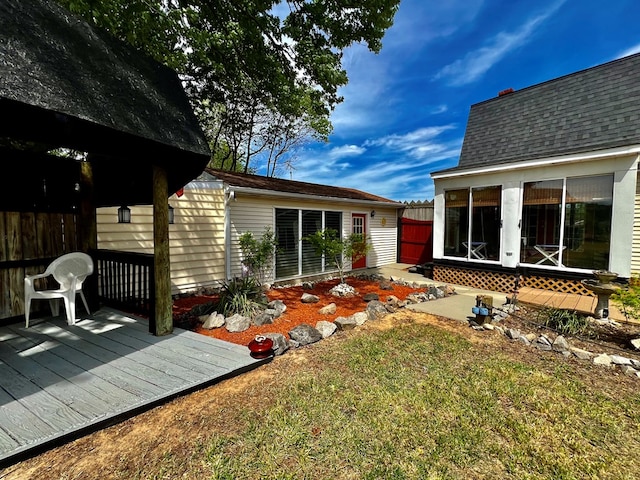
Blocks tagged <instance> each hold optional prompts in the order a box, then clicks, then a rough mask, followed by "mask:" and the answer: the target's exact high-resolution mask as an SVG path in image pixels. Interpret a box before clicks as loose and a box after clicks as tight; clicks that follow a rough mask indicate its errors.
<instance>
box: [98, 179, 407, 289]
mask: <svg viewBox="0 0 640 480" xmlns="http://www.w3.org/2000/svg"><path fill="white" fill-rule="evenodd" d="M227 196H228V195H226V194H225V189H224V186H223V185H222V184H221V183H220V182H194V183H192V184H189V185H188V186H187V187H185V191H184V195H183V196H182V197H180V198H178V197H176V196H175V195H174V196H172V197H170V198H169V204H170V205H171V206H172V207H174V215H175V223H174V224H172V225H169V241H170V249H171V282H172V293H174V294H176V293H180V292H189V291H193V290H194V289H196V288H198V287H205V286H217V285H220V283H221V282H223V281H224V280H225V279H228V278H233V277H236V276H240V275H241V274H242V262H241V261H242V258H241V255H242V252H241V251H240V248H239V245H238V238H239V237H240V235H242V234H243V233H245V232H252V233H253V234H254V236H256V237H260V236H261V235H262V233H263V232H264V229H265V227H267V226H269V227H271V228H272V229H273V230H274V231H275V225H274V215H275V209H276V208H292V209H306V210H325V211H340V212H342V220H343V231H342V234H343V235H347V234H349V233H350V232H351V214H352V213H366V214H367V233H368V235H369V238H370V239H371V242H372V245H373V248H372V250H371V252H370V254H369V255H368V257H367V266H368V267H378V266H382V265H386V264H390V263H395V262H396V261H397V241H398V236H397V221H398V220H397V210H396V209H395V208H387V207H384V206H382V207H380V206H375V207H371V206H370V205H365V204H357V203H348V202H344V203H337V202H334V201H327V202H324V201H310V200H305V199H297V198H296V199H292V198H277V197H274V196H267V195H254V194H247V193H238V192H234V196H233V197H231V198H230V199H229V200H225V199H226V198H227ZM130 208H131V223H129V224H119V223H118V215H117V208H100V209H98V248H101V249H107V250H123V251H130V252H141V253H153V208H152V207H151V206H133V207H130ZM371 210H375V211H376V215H375V217H374V218H371V217H370V212H371ZM272 279H273V273H272V274H271V275H270V280H272Z"/></svg>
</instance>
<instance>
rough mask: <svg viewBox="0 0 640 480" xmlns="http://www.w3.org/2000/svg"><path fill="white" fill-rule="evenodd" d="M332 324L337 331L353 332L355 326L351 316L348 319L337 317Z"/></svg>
mask: <svg viewBox="0 0 640 480" xmlns="http://www.w3.org/2000/svg"><path fill="white" fill-rule="evenodd" d="M333 323H335V324H336V327H338V329H339V330H353V329H354V328H356V326H357V324H356V321H355V319H354V318H353V315H351V316H350V317H337V318H336V319H335V320H334V321H333Z"/></svg>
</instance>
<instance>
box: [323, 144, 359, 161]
mask: <svg viewBox="0 0 640 480" xmlns="http://www.w3.org/2000/svg"><path fill="white" fill-rule="evenodd" d="M366 151H367V149H366V148H364V147H359V146H358V145H342V146H341V147H334V148H332V149H331V150H329V153H328V154H327V156H328V157H329V158H331V159H339V158H344V157H357V156H360V155H362V154H363V153H364V152H366Z"/></svg>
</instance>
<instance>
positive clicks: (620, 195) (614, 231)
mask: <svg viewBox="0 0 640 480" xmlns="http://www.w3.org/2000/svg"><path fill="white" fill-rule="evenodd" d="M637 163H638V153H637V151H635V152H629V150H627V151H626V153H625V152H620V153H617V152H614V151H602V152H596V153H593V154H588V155H587V154H582V155H576V156H568V157H558V158H554V159H543V160H540V161H536V162H529V163H526V164H525V163H522V162H519V163H514V164H508V165H506V164H505V165H500V166H492V167H487V168H486V169H485V170H484V171H483V170H482V169H478V170H476V171H470V172H468V173H461V172H456V174H452V175H450V176H447V175H443V176H438V175H434V184H435V197H434V231H433V234H434V247H433V250H434V252H433V254H434V259H444V258H450V257H445V255H444V221H445V219H444V215H445V208H444V207H445V205H444V193H445V191H446V190H450V189H456V188H460V189H461V188H468V187H481V186H496V185H500V186H502V199H501V204H502V231H501V249H500V254H499V260H498V261H489V260H477V259H476V260H473V263H474V264H478V263H487V264H495V265H500V266H502V267H508V268H515V267H517V266H518V263H519V259H520V248H521V234H520V222H521V217H522V214H521V211H522V192H523V185H524V183H525V182H530V181H540V180H552V179H559V178H564V177H580V176H593V175H601V174H611V173H612V174H613V175H614V188H613V216H612V224H611V248H610V252H609V269H610V270H612V271H614V272H616V273H618V274H619V275H620V276H621V277H629V276H630V273H631V260H632V241H631V240H632V238H634V237H633V234H634V233H633V226H634V215H635V213H634V202H633V201H631V199H635V198H636V177H637ZM638 238H639V239H640V237H638ZM638 245H640V240H639V241H638V243H637V244H636V247H635V250H634V251H633V253H634V256H636V257H637V259H638V260H637V261H638V262H639V265H640V253H638ZM451 260H454V261H456V262H460V264H461V265H463V264H464V263H467V262H469V260H467V259H465V258H451ZM536 268H540V269H549V271H550V272H553V271H557V270H558V268H557V267H546V266H543V265H536ZM562 270H563V271H574V272H576V273H582V272H585V273H586V272H590V271H588V270H586V271H585V270H583V269H568V268H566V267H565V268H563V269H562Z"/></svg>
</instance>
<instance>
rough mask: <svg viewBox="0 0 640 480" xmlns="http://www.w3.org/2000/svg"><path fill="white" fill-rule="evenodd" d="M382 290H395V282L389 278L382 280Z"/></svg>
mask: <svg viewBox="0 0 640 480" xmlns="http://www.w3.org/2000/svg"><path fill="white" fill-rule="evenodd" d="M380 290H393V284H392V283H391V282H390V281H389V280H382V281H381V282H380Z"/></svg>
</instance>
